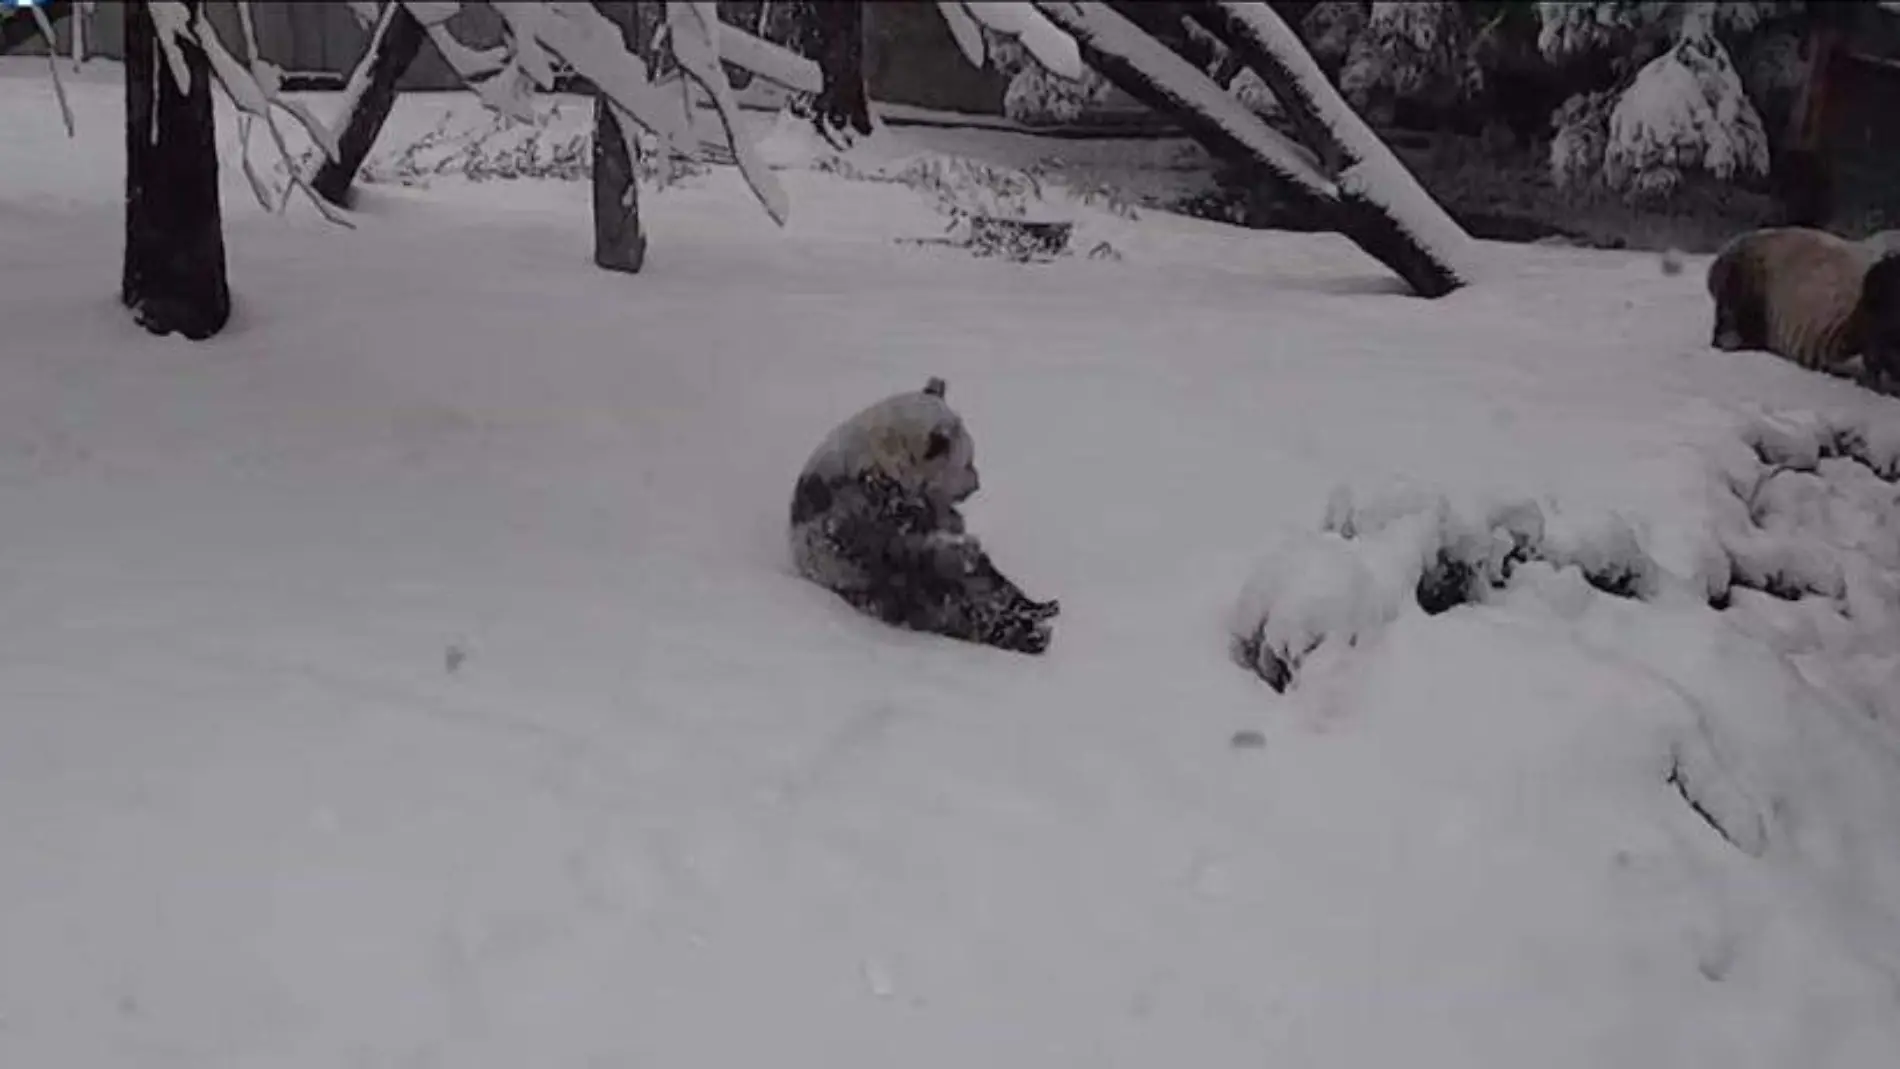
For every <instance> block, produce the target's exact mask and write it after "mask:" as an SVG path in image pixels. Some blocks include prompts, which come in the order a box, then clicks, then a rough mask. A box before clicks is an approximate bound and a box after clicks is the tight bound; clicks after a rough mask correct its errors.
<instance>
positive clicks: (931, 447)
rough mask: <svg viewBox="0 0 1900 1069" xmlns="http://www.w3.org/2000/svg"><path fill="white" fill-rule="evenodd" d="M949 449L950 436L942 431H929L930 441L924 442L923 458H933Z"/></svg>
mask: <svg viewBox="0 0 1900 1069" xmlns="http://www.w3.org/2000/svg"><path fill="white" fill-rule="evenodd" d="M949 451H950V436H949V435H947V434H945V433H943V432H942V431H931V432H930V441H928V442H926V443H924V459H925V460H935V459H937V458H938V457H940V456H943V455H944V454H945V453H948V452H949Z"/></svg>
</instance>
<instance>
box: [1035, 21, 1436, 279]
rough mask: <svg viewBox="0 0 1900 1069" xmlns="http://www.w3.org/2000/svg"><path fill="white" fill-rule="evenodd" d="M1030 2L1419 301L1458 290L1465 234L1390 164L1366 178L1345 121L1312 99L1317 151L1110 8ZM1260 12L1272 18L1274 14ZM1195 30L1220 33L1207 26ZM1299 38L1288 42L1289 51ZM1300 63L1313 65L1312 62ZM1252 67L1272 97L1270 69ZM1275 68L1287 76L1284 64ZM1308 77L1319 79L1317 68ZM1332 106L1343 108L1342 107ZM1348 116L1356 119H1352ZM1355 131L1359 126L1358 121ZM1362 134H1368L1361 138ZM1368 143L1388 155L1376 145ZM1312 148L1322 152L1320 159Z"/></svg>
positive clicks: (1310, 125)
mask: <svg viewBox="0 0 1900 1069" xmlns="http://www.w3.org/2000/svg"><path fill="white" fill-rule="evenodd" d="M1036 6H1037V8H1038V10H1040V11H1041V12H1042V13H1043V14H1044V15H1045V16H1046V17H1047V18H1048V19H1049V20H1050V21H1052V22H1054V23H1055V24H1056V25H1057V26H1058V27H1060V28H1061V29H1062V30H1063V31H1064V32H1066V33H1067V34H1068V35H1069V36H1070V37H1071V38H1073V39H1074V40H1075V42H1076V44H1077V46H1078V47H1079V48H1080V49H1081V52H1082V57H1083V60H1084V61H1085V62H1086V63H1088V65H1089V66H1091V67H1093V68H1094V69H1095V70H1096V71H1098V72H1100V73H1101V75H1102V76H1103V77H1105V78H1107V79H1108V80H1109V81H1110V82H1112V83H1114V84H1115V85H1116V87H1118V88H1120V89H1121V90H1122V91H1123V92H1126V93H1128V94H1129V95H1130V96H1133V97H1135V98H1136V99H1137V100H1140V101H1142V102H1144V103H1146V104H1148V105H1149V106H1150V107H1153V108H1155V109H1156V110H1158V111H1160V112H1162V113H1164V114H1167V115H1170V116H1172V117H1174V118H1175V119H1176V120H1177V121H1179V122H1180V123H1181V125H1182V126H1183V127H1184V128H1185V129H1186V130H1187V132H1188V133H1189V134H1190V135H1191V136H1193V137H1194V139H1195V140H1196V141H1199V142H1200V143H1201V144H1202V145H1203V146H1205V147H1206V148H1207V149H1208V151H1210V152H1212V153H1214V154H1215V155H1217V156H1220V157H1222V158H1223V159H1227V160H1229V161H1232V162H1235V163H1237V164H1239V165H1241V166H1242V167H1243V168H1246V169H1248V170H1249V171H1252V172H1255V173H1259V174H1262V175H1263V176H1265V177H1266V178H1267V179H1268V180H1269V181H1271V182H1272V184H1273V185H1274V186H1275V187H1276V189H1277V190H1279V191H1281V192H1283V193H1284V194H1285V196H1286V199H1288V200H1289V201H1291V202H1292V203H1293V204H1294V205H1295V206H1297V207H1298V208H1299V209H1300V210H1302V211H1305V212H1309V213H1310V214H1311V215H1312V216H1313V217H1315V218H1317V219H1321V220H1324V221H1325V225H1326V227H1327V229H1331V230H1335V231H1337V232H1338V233H1339V234H1341V235H1342V236H1344V237H1346V238H1348V239H1349V240H1351V241H1352V242H1353V243H1354V244H1356V245H1358V246H1359V247H1360V248H1361V249H1363V250H1365V251H1366V252H1367V253H1368V254H1369V255H1371V256H1372V257H1373V258H1374V259H1376V260H1378V261H1379V262H1380V263H1382V264H1385V265H1386V266H1387V267H1389V268H1391V269H1392V271H1393V272H1394V273H1395V274H1397V275H1398V276H1399V277H1400V278H1402V279H1404V280H1405V282H1406V284H1407V285H1409V286H1410V287H1411V288H1412V290H1413V292H1415V293H1417V294H1418V295H1419V296H1422V297H1439V296H1443V295H1444V294H1446V293H1449V292H1451V291H1452V290H1454V289H1456V288H1458V286H1460V285H1462V284H1463V279H1462V278H1461V277H1460V274H1459V272H1458V271H1457V270H1456V269H1455V267H1454V266H1453V265H1454V262H1455V260H1456V259H1458V256H1459V253H1461V252H1462V251H1463V246H1465V245H1468V244H1469V242H1470V238H1469V237H1468V236H1467V235H1466V234H1465V233H1464V231H1463V230H1462V229H1460V228H1459V227H1458V226H1457V224H1456V223H1453V222H1451V221H1450V219H1449V217H1445V216H1444V215H1443V211H1442V210H1441V209H1439V208H1438V206H1437V204H1436V203H1434V202H1432V201H1431V200H1430V198H1429V197H1426V196H1425V195H1424V193H1423V192H1422V191H1419V190H1418V189H1417V186H1416V183H1413V184H1412V185H1411V187H1410V188H1409V189H1406V188H1404V186H1403V183H1402V182H1400V181H1397V180H1394V178H1393V175H1392V172H1393V171H1394V170H1396V171H1397V172H1398V176H1399V177H1400V178H1401V179H1404V180H1405V181H1409V180H1410V176H1409V175H1406V174H1405V173H1404V171H1403V169H1402V168H1398V167H1397V164H1396V163H1395V162H1386V161H1384V160H1378V161H1374V162H1381V163H1386V166H1384V167H1383V168H1381V169H1380V170H1378V171H1375V172H1372V173H1370V174H1368V173H1366V170H1365V169H1364V167H1363V165H1364V164H1365V163H1366V162H1368V161H1367V160H1366V159H1365V158H1362V157H1355V156H1351V155H1348V154H1347V152H1346V150H1347V149H1358V148H1360V147H1362V146H1361V145H1360V144H1356V143H1353V142H1350V141H1346V140H1345V139H1344V138H1342V137H1340V136H1337V135H1339V134H1341V133H1347V132H1345V131H1339V130H1337V129H1336V128H1337V127H1338V126H1340V125H1343V124H1340V123H1334V124H1321V123H1320V122H1319V118H1320V117H1321V115H1322V113H1320V112H1319V111H1318V109H1316V108H1313V107H1311V106H1310V101H1309V106H1308V109H1307V110H1308V112H1309V114H1308V117H1307V119H1306V120H1305V121H1303V122H1296V126H1298V127H1299V128H1300V129H1301V130H1302V131H1306V130H1315V131H1323V132H1315V134H1314V137H1315V139H1316V140H1318V141H1319V144H1318V145H1313V146H1305V147H1302V146H1300V145H1298V144H1296V143H1294V142H1293V141H1291V140H1290V139H1288V138H1287V137H1286V135H1284V134H1281V133H1280V132H1279V131H1277V130H1274V129H1273V128H1272V127H1270V126H1268V125H1267V124H1266V123H1265V122H1264V121H1262V120H1261V119H1260V118H1259V117H1258V116H1256V115H1254V114H1253V113H1252V112H1251V111H1248V110H1247V108H1246V107H1245V106H1244V105H1242V104H1240V102H1239V101H1238V100H1236V99H1235V98H1234V97H1233V96H1232V95H1231V94H1229V93H1228V92H1227V91H1226V90H1224V89H1222V88H1221V87H1219V86H1217V85H1215V84H1214V82H1213V81H1212V80H1211V79H1210V78H1208V77H1207V76H1206V75H1205V74H1203V73H1202V72H1200V71H1198V70H1196V69H1195V68H1194V67H1193V65H1192V64H1190V63H1189V62H1188V61H1187V60H1185V59H1183V58H1181V57H1180V56H1179V55H1176V54H1175V53H1173V52H1171V51H1169V50H1168V49H1167V48H1166V46H1164V45H1162V44H1161V43H1160V41H1159V40H1157V39H1156V38H1155V37H1154V36H1153V35H1152V34H1148V33H1146V32H1145V31H1143V30H1142V29H1141V28H1140V27H1139V26H1138V25H1137V24H1136V23H1134V22H1132V21H1130V20H1129V19H1127V18H1124V17H1123V16H1122V15H1120V14H1118V13H1117V12H1116V11H1115V10H1114V9H1113V8H1111V7H1110V6H1109V5H1107V4H1105V3H1095V2H1083V3H1053V2H1047V0H1039V2H1038V3H1037V5H1036ZM1199 8H1200V6H1199V5H1196V6H1195V8H1194V10H1195V11H1196V15H1197V21H1199V19H1200V17H1202V16H1201V12H1200V10H1199ZM1261 10H1262V11H1263V12H1264V11H1265V9H1261ZM1265 13H1266V14H1267V16H1268V17H1272V16H1271V12H1265ZM1210 21H1213V20H1211V19H1210ZM1202 25H1203V26H1204V27H1205V28H1206V29H1208V30H1209V31H1213V32H1217V33H1218V32H1219V31H1218V30H1217V28H1216V26H1214V25H1209V24H1208V23H1207V22H1202ZM1223 37H1224V35H1223ZM1297 41H1298V39H1297V38H1294V43H1295V46H1297ZM1236 44H1238V45H1240V46H1241V47H1235V46H1234V45H1230V46H1229V47H1230V48H1233V49H1234V51H1236V52H1238V53H1240V54H1241V56H1242V59H1243V60H1246V61H1248V62H1249V64H1250V65H1252V64H1253V63H1255V62H1258V61H1259V60H1258V55H1257V54H1258V53H1259V52H1260V51H1262V49H1260V48H1258V47H1256V46H1254V45H1253V44H1250V43H1249V42H1248V41H1246V40H1244V39H1237V41H1236ZM1243 48H1244V49H1245V51H1243ZM1301 55H1302V56H1304V55H1305V54H1304V52H1302V53H1301ZM1305 58H1306V59H1307V62H1308V64H1309V65H1310V64H1311V57H1305ZM1277 62H1278V61H1277V59H1276V60H1275V61H1274V63H1275V64H1276V65H1277ZM1256 70H1258V73H1260V75H1261V76H1262V78H1263V79H1264V80H1266V81H1267V84H1268V86H1269V87H1270V88H1273V89H1274V90H1275V91H1276V95H1279V86H1278V85H1276V84H1275V82H1274V80H1273V77H1272V75H1271V72H1270V71H1268V70H1259V69H1258V68H1257V67H1256ZM1281 70H1282V73H1284V68H1281ZM1314 72H1315V74H1317V67H1314ZM1318 77H1320V78H1321V80H1322V81H1323V79H1324V76H1323V75H1318ZM1282 80H1283V81H1287V80H1290V79H1286V78H1283V79H1282ZM1301 99H1302V100H1304V99H1306V98H1304V97H1302V98H1301ZM1281 102H1282V105H1283V106H1284V107H1285V109H1286V110H1287V112H1288V113H1289V116H1292V115H1294V114H1295V113H1296V112H1297V111H1298V110H1299V108H1300V104H1299V103H1297V102H1296V101H1293V100H1289V99H1287V98H1286V97H1282V100H1281ZM1338 106H1339V107H1340V108H1343V107H1344V106H1345V105H1344V103H1343V102H1340V103H1339V104H1338ZM1347 114H1348V116H1349V117H1350V118H1351V119H1352V120H1354V121H1357V116H1352V115H1350V112H1348V113H1347ZM1360 125H1361V126H1362V127H1363V123H1362V124H1360ZM1366 136H1368V137H1370V136H1371V135H1370V133H1369V132H1368V133H1367V134H1366ZM1372 147H1373V148H1374V149H1376V150H1377V151H1379V152H1384V153H1386V155H1387V156H1388V157H1389V155H1390V154H1389V152H1388V151H1387V150H1385V148H1384V146H1383V144H1380V143H1378V142H1377V141H1376V139H1374V141H1373V143H1372ZM1314 149H1318V150H1320V152H1319V154H1318V155H1316V154H1315V152H1314V151H1312V150H1314ZM1329 153H1330V154H1331V155H1332V158H1331V159H1329V158H1328V154H1329ZM1367 155H1368V156H1370V155H1371V153H1370V152H1368V153H1367ZM1334 164H1337V165H1339V166H1340V170H1338V171H1334V172H1332V173H1330V174H1329V173H1327V171H1326V170H1325V169H1324V168H1326V167H1328V166H1329V165H1334ZM1375 180H1376V181H1375ZM1388 187H1396V189H1395V188H1388ZM1408 193H1409V194H1411V195H1412V199H1411V200H1410V201H1408V200H1407V198H1406V196H1405V194H1408ZM1395 194H1396V195H1395ZM1395 201H1396V202H1398V203H1396V204H1394V203H1393V202H1395ZM1434 216H1436V217H1438V218H1434Z"/></svg>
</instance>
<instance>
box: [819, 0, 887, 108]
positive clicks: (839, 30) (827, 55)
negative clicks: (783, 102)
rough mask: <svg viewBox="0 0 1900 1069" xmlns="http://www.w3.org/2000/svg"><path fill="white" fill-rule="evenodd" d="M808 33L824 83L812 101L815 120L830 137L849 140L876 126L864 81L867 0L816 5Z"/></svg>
mask: <svg viewBox="0 0 1900 1069" xmlns="http://www.w3.org/2000/svg"><path fill="white" fill-rule="evenodd" d="M810 10H811V15H810V19H811V22H810V25H809V27H808V30H807V33H806V40H807V42H808V52H809V53H816V56H817V59H818V69H819V72H820V73H821V74H822V75H823V76H824V88H822V89H821V90H819V93H818V98H817V100H815V101H813V103H812V122H813V123H815V124H816V125H817V127H818V132H819V133H820V134H823V135H824V136H825V138H826V139H827V140H831V141H848V140H850V139H851V137H852V133H853V132H856V133H858V134H868V133H870V132H871V98H870V94H869V93H868V92H867V91H866V90H865V86H864V5H863V4H862V3H860V2H859V0H828V2H824V3H815V4H812V5H811V9H810Z"/></svg>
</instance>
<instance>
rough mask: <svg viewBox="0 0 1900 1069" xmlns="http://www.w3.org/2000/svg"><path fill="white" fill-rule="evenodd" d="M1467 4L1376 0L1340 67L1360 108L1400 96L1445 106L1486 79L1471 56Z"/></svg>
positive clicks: (1344, 86) (1387, 104)
mask: <svg viewBox="0 0 1900 1069" xmlns="http://www.w3.org/2000/svg"><path fill="white" fill-rule="evenodd" d="M1472 40H1473V33H1472V27H1471V22H1470V19H1469V17H1468V16H1467V14H1466V11H1465V8H1464V5H1462V4H1457V3H1451V2H1449V0H1419V2H1399V3H1391V2H1384V0H1380V2H1375V3H1373V4H1371V5H1370V6H1369V7H1368V8H1367V11H1366V17H1365V23H1364V27H1363V29H1362V30H1361V32H1359V33H1357V34H1355V35H1354V37H1353V40H1352V44H1351V47H1350V48H1349V49H1348V50H1347V53H1346V60H1345V65H1344V67H1343V68H1342V69H1341V70H1340V73H1339V88H1340V90H1341V91H1342V92H1344V93H1345V94H1346V98H1347V99H1348V100H1350V101H1352V103H1353V106H1355V107H1357V108H1360V109H1361V110H1370V111H1373V112H1374V113H1375V114H1376V113H1378V112H1381V111H1390V110H1391V108H1392V106H1393V104H1394V103H1396V102H1397V101H1399V100H1414V101H1419V102H1422V103H1426V104H1429V105H1432V106H1436V107H1444V106H1448V105H1451V104H1454V103H1456V102H1457V101H1459V100H1463V99H1468V98H1469V97H1470V96H1471V95H1472V94H1473V93H1475V92H1476V91H1477V90H1478V88H1479V87H1480V86H1481V85H1482V84H1483V73H1482V72H1481V71H1480V70H1479V69H1478V66H1477V64H1476V63H1475V62H1473V59H1472V50H1471V46H1472Z"/></svg>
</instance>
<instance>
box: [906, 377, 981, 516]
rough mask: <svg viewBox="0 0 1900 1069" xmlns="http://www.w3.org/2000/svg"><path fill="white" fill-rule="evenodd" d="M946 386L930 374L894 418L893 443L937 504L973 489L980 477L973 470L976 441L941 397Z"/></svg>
mask: <svg viewBox="0 0 1900 1069" xmlns="http://www.w3.org/2000/svg"><path fill="white" fill-rule="evenodd" d="M945 392H947V391H946V388H945V385H944V381H943V380H942V379H940V378H932V379H931V380H930V381H929V382H926V383H925V384H924V388H923V391H922V392H921V393H920V394H917V395H916V402H915V403H914V404H913V405H910V406H907V407H908V411H907V412H906V415H907V417H909V418H906V419H902V420H899V421H898V427H899V428H900V433H899V435H898V436H897V444H898V446H899V449H900V450H901V456H902V461H901V463H903V464H904V465H905V466H907V467H908V469H909V470H910V472H911V473H912V474H913V475H914V476H915V477H916V479H917V481H918V484H919V485H920V486H921V487H922V489H923V490H924V492H925V494H927V495H928V496H929V497H931V498H932V499H933V500H935V501H936V502H937V503H938V504H940V505H954V504H957V503H958V502H960V501H963V500H964V499H966V498H968V497H969V496H970V495H971V494H974V493H976V492H977V490H978V489H979V488H980V487H981V485H982V480H981V479H979V478H978V476H977V473H976V443H975V442H974V441H972V440H971V439H970V432H969V431H968V430H967V429H965V428H964V426H963V417H961V416H959V415H957V414H956V411H955V410H954V409H952V408H951V407H950V405H949V404H948V403H947V402H946V401H945V400H944V394H945Z"/></svg>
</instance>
